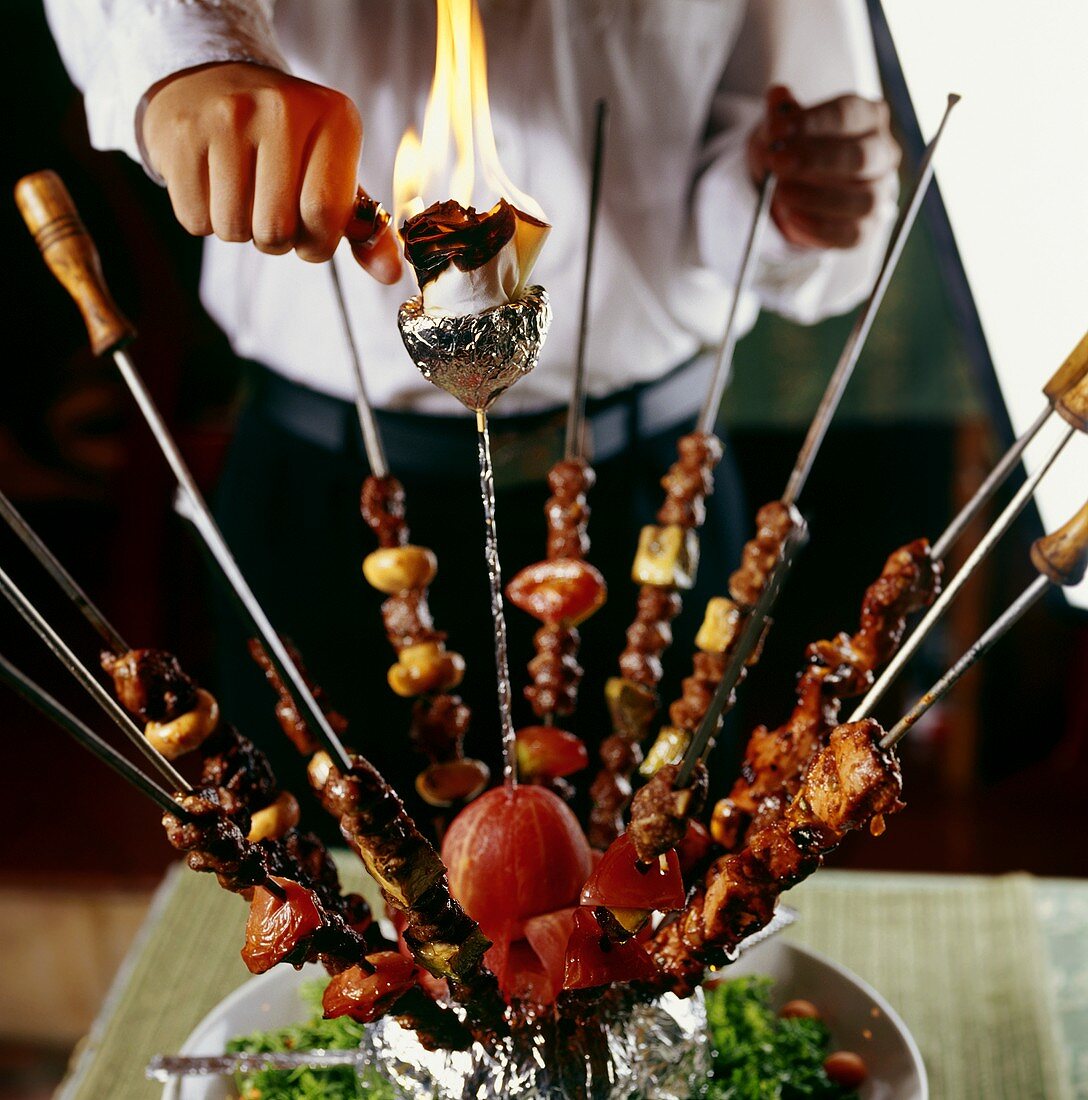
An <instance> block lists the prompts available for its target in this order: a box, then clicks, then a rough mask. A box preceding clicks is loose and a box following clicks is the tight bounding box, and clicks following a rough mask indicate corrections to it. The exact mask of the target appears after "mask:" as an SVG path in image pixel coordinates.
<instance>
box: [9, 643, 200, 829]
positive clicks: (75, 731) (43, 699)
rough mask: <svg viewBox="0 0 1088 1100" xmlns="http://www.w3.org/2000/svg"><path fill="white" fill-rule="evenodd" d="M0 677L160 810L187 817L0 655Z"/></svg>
mask: <svg viewBox="0 0 1088 1100" xmlns="http://www.w3.org/2000/svg"><path fill="white" fill-rule="evenodd" d="M0 680H3V681H4V682H5V683H6V684H8V685H9V686H10V687H11V688H12V689H13V690H14V691H16V692H17V693H18V694H19V695H21V696H22V697H23V698H24V699H25V700H26V701H27V702H28V703H30V704H32V705H33V706H35V707H37V709H38V710H39V711H41V713H42V714H44V715H45V716H46V717H47V718H49V719H51V720H52V721H53V722H55V723H56V724H57V725H58V726H60V727H61V729H63V730H64V731H65V732H66V733H68V734H69V735H70V736H71V737H72V738H73V739H74V740H76V741H78V742H79V744H81V745H82V746H83V747H84V748H85V749H87V750H89V751H90V752H92V753H94V755H95V756H97V757H98V758H99V760H101V761H102V762H103V763H104V764H105V765H106V766H107V767H109V768H112V769H113V770H114V771H115V772H116V773H117V774H118V775H119V776H121V778H122V779H125V780H127V781H128V782H129V783H131V784H132V785H133V786H134V787H135V788H136V789H137V790H138V791H140V792H141V793H142V794H145V795H146V796H147V797H148V798H150V799H151V800H152V801H153V802H154V803H155V804H156V805H157V806H158V807H159V808H160V809H162V810H165V811H166V812H167V813H171V814H174V815H176V816H177V817H187V816H188V815H187V814H186V812H185V811H184V810H183V809H182V808H181V807H180V806H179V805H178V803H177V801H176V800H175V799H174V798H173V796H172V795H171V793H170V791H168V790H167V789H166V788H165V787H160V786H159V784H158V783H156V782H155V781H154V780H153V779H150V778H149V777H148V776H146V775H144V773H143V772H142V771H140V769H139V768H137V767H136V766H135V764H133V763H132V761H131V760H129V759H127V758H126V757H124V756H122V755H121V753H119V752H118V751H117V750H116V749H115V748H114V747H113V746H112V745H111V744H109V742H107V741H104V740H103V739H102V738H101V737H99V736H98V734H97V733H95V732H94V730H92V729H91V728H90V727H89V726H88V725H86V723H84V722H82V721H81V720H80V719H78V718H77V717H76V716H75V715H74V714H73V713H72V712H71V711H70V710H68V708H67V707H65V706H64V705H63V704H61V703H58V702H57V700H56V699H54V698H53V696H52V695H50V694H49V693H48V692H47V691H46V690H45V689H44V688H43V687H41V686H39V685H38V684H36V683H35V682H34V681H33V680H31V679H30V677H29V676H27V675H26V674H25V673H24V672H21V671H20V670H19V669H17V668H16V667H15V666H14V665H13V664H12V663H11V662H10V661H9V660H7V659H6V658H5V657H3V656H0Z"/></svg>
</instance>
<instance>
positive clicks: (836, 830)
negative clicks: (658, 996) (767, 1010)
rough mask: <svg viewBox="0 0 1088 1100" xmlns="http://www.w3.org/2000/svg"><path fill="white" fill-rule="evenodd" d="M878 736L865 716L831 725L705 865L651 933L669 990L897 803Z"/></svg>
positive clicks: (897, 787)
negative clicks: (794, 775)
mask: <svg viewBox="0 0 1088 1100" xmlns="http://www.w3.org/2000/svg"><path fill="white" fill-rule="evenodd" d="M883 736H884V731H883V730H882V729H881V728H880V726H879V725H878V724H877V723H876V722H874V721H872V720H871V719H866V720H865V721H862V722H852V723H846V724H844V725H841V726H837V727H836V728H835V729H834V730H832V732H831V735H830V737H829V738H828V741H827V744H825V745H823V746H822V747H821V748H820V749H818V751H817V752H816V754H815V755H814V756H813V758H812V760H811V761H810V763H809V766H808V768H807V770H806V772H805V776H804V780H803V781H802V783H801V785H800V787H799V789H798V790H797V793H796V794H795V795H794V796H793V798H792V799H791V800H790V802H789V803H788V805H787V806H786V808H785V810H784V812H783V813H782V814H781V815H780V816H779V817H778V818H777V820H775V821H773V822H771V823H770V824H768V825H767V826H765V827H763V828H759V829H753V830H751V831H750V832H749V834H748V837H747V841H746V843H745V845H744V847H743V848H741V849H740V850H739V851H737V852H732V853H729V854H727V855H724V856H722V857H720V858H719V859H718V860H717V861H716V862H715V863H714V864H713V865H712V866H711V868H710V870H709V871H708V872H707V874H706V879H705V882H704V884H703V886H702V888H700V889H699V890H698V891H696V893H695V896H694V897H693V899H692V902H691V903H690V904H689V906H688V908H687V910H685V912H684V914H683V915H682V916H681V918H680V919H679V920H678V921H676V922H675V923H674V924H672V925H670V926H668V927H667V928H664V929H662V930H660V931H659V932H658V934H657V935H656V936H655V938H654V940H653V947H652V953H653V956H654V960H655V961H656V962H657V964H658V965H659V966H660V967H661V968H662V970H663V971H664V972H665V973H666V974H667V975H668V977H669V984H670V985H671V987H672V988H673V989H674V990H675V991H677V992H679V993H685V994H686V993H690V992H691V991H692V990H693V988H694V987H695V986H696V985H697V984H699V983H700V982H701V981H702V979H703V975H704V973H705V968H706V966H707V965H714V964H718V963H721V962H724V961H727V960H728V957H729V954H730V952H732V951H734V950H735V949H736V947H737V945H738V944H740V942H741V941H742V940H743V939H745V938H746V937H747V936H750V935H751V934H752V933H753V932H756V931H758V930H759V929H760V928H763V927H765V926H766V925H767V924H768V923H769V921H770V919H771V917H772V916H773V914H774V908H775V905H776V903H777V900H778V897H779V895H780V894H781V893H782V892H783V891H784V890H787V889H789V888H790V887H791V886H795V885H796V884H797V883H798V882H800V881H801V880H802V879H805V878H807V877H808V876H809V875H811V874H812V873H813V871H815V870H816V869H817V868H818V867H819V866H820V865H821V864H822V863H823V860H824V858H825V856H826V855H827V854H828V853H829V852H831V851H832V850H833V849H834V848H835V847H837V845H838V844H839V843H840V842H841V840H842V839H843V837H844V836H845V835H846V833H848V832H851V831H853V830H856V829H860V828H862V827H864V826H866V825H867V826H868V827H869V828H870V830H871V831H872V832H873V833H874V834H876V835H879V834H880V833H881V832H883V830H884V818H885V816H886V815H888V814H892V813H896V812H897V811H898V810H900V809H902V806H903V804H902V802H901V801H900V795H901V793H902V789H903V780H902V776H901V774H900V771H899V762H898V760H897V759H896V757H895V754H894V752H892V751H891V750H889V749H883V748H881V747H880V740H881V738H882V737H883Z"/></svg>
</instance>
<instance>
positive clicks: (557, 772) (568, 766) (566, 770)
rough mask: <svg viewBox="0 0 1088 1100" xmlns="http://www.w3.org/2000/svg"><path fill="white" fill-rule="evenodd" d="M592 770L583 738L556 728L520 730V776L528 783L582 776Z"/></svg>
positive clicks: (527, 727) (536, 727)
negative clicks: (572, 774) (539, 777)
mask: <svg viewBox="0 0 1088 1100" xmlns="http://www.w3.org/2000/svg"><path fill="white" fill-rule="evenodd" d="M588 766H589V752H588V751H587V750H586V746H585V744H584V742H583V741H582V740H581V738H578V737H575V736H574V734H573V733H567V732H566V730H561V729H556V728H555V726H526V727H525V729H522V730H518V774H520V775H523V776H525V778H526V779H531V778H535V777H537V776H547V777H548V778H550V779H557V778H559V777H560V776H564V775H570V774H571V773H572V772H580V771H581V770H582V769H583V768H585V767H588Z"/></svg>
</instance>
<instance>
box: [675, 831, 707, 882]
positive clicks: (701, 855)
mask: <svg viewBox="0 0 1088 1100" xmlns="http://www.w3.org/2000/svg"><path fill="white" fill-rule="evenodd" d="M713 847H714V841H713V840H712V839H711V837H710V833H709V832H708V831H707V829H706V826H705V825H701V824H700V823H699V822H698V821H695V820H691V821H689V822H688V831H687V832H686V833H685V834H684V839H683V840H681V841H680V847H679V848H678V849H677V850H676V854H677V855H678V856H679V857H680V873H681V874H682V875H683V876H684V877H685V878H688V877H689V876H690V875H691V872H692V871H694V870H695V869H696V868H697V867H699V866H700V865H702V864H703V863H705V862H706V858H707V856H709V855H710V850H711V848H713Z"/></svg>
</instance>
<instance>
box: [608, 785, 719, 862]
mask: <svg viewBox="0 0 1088 1100" xmlns="http://www.w3.org/2000/svg"><path fill="white" fill-rule="evenodd" d="M679 770H680V769H679V767H678V766H677V765H675V764H666V765H665V766H664V767H663V768H659V769H658V771H657V772H656V774H655V775H654V777H653V778H652V779H651V780H650V782H649V783H647V784H646V786H645V787H643V788H642V789H641V790H639V792H638V793H637V794H636V795H635V797H634V799H633V800H632V802H631V824H630V825H629V826H628V829H627V832H628V833H629V834H630V837H631V840H632V842H633V843H634V846H635V851H636V852H637V853H638V857H639V859H641V860H642V861H643V862H644V863H649V862H650V861H651V860H653V859H656V858H657V857H658V856H660V855H663V854H664V853H665V852H667V851H668V850H669V849H670V848H678V847H679V846H680V842H681V841H682V840H683V839H684V836H685V834H686V833H687V831H688V822H689V821H690V820H691V819H692V818H693V817H695V816H697V815H698V814H699V813H701V812H702V809H703V806H705V805H706V791H707V784H708V778H707V771H706V767H705V766H704V765H702V764H699V765H697V766H696V768H695V771H694V772H693V773H692V777H691V782H690V783H689V784H688V786H686V787H681V788H679V789H678V788H677V786H676V775H677V773H678V772H679Z"/></svg>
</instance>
